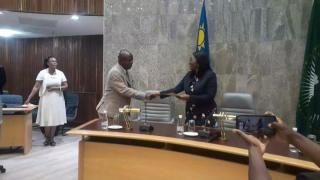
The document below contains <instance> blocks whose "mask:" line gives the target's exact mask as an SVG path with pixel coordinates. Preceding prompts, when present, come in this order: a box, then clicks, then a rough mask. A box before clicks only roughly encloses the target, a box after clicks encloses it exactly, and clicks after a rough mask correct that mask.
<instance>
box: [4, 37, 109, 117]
mask: <svg viewBox="0 0 320 180" xmlns="http://www.w3.org/2000/svg"><path fill="white" fill-rule="evenodd" d="M50 55H53V56H55V57H56V58H57V61H58V69H60V70H62V71H63V72H64V73H65V75H66V77H67V79H68V84H69V89H68V90H71V91H75V92H77V93H79V94H80V105H79V111H78V118H77V121H78V122H84V121H88V120H90V119H92V118H94V117H97V115H96V111H95V107H96V105H97V103H98V101H99V100H100V97H101V93H102V75H103V73H102V71H103V70H102V67H103V37H102V35H95V36H72V37H56V38H36V39H0V64H2V65H3V66H4V67H5V70H6V74H7V84H6V85H5V87H4V89H5V90H8V91H9V92H10V93H11V94H21V95H23V97H24V100H25V99H26V98H27V96H28V94H29V93H30V91H31V89H32V87H33V85H34V83H35V78H36V76H37V74H38V72H39V71H40V70H42V69H43V59H44V58H45V57H48V56H50Z"/></svg>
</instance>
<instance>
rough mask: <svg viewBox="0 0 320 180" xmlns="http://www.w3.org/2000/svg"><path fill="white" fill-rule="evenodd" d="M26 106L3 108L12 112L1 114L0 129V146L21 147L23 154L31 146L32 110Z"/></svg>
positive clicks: (4, 110)
mask: <svg viewBox="0 0 320 180" xmlns="http://www.w3.org/2000/svg"><path fill="white" fill-rule="evenodd" d="M34 108H36V107H35V106H32V107H27V108H3V109H2V110H3V112H10V113H13V114H12V115H11V114H10V115H3V124H2V125H1V129H0V147H2V148H3V147H20V146H21V147H22V148H23V151H24V154H27V153H28V152H30V150H31V148H32V113H31V112H32V110H33V109H34Z"/></svg>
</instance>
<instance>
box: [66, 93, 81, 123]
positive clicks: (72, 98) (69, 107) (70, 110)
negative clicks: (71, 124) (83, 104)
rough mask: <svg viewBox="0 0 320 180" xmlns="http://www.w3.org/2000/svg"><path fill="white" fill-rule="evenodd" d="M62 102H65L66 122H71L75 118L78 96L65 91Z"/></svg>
mask: <svg viewBox="0 0 320 180" xmlns="http://www.w3.org/2000/svg"><path fill="white" fill-rule="evenodd" d="M64 100H65V102H66V113H67V120H68V121H73V120H75V119H76V117H77V112H78V106H79V94H77V93H73V92H69V91H67V92H65V93H64Z"/></svg>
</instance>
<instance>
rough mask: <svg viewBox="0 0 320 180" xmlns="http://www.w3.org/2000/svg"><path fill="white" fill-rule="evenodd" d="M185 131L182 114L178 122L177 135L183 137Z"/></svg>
mask: <svg viewBox="0 0 320 180" xmlns="http://www.w3.org/2000/svg"><path fill="white" fill-rule="evenodd" d="M183 130H184V122H183V119H182V115H181V114H180V115H179V116H178V120H177V133H178V134H179V135H182V134H183Z"/></svg>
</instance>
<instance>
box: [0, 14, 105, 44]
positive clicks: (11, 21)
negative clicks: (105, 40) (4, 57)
mask: <svg viewBox="0 0 320 180" xmlns="http://www.w3.org/2000/svg"><path fill="white" fill-rule="evenodd" d="M2 13H3V14H0V29H11V30H14V31H19V32H21V33H19V34H16V35H14V36H13V37H14V38H40V37H56V36H82V35H98V34H100V35H101V34H103V16H79V19H78V20H72V19H71V16H72V15H52V14H38V13H21V12H10V11H3V12H2ZM0 33H1V32H0Z"/></svg>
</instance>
